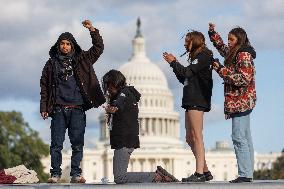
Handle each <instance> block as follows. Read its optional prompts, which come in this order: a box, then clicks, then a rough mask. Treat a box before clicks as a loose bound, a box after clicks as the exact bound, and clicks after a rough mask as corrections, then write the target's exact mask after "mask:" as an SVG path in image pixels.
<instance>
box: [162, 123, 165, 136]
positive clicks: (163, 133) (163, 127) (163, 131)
mask: <svg viewBox="0 0 284 189" xmlns="http://www.w3.org/2000/svg"><path fill="white" fill-rule="evenodd" d="M162 135H166V120H165V119H162Z"/></svg>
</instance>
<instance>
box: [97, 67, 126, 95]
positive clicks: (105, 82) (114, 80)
mask: <svg viewBox="0 0 284 189" xmlns="http://www.w3.org/2000/svg"><path fill="white" fill-rule="evenodd" d="M110 84H111V85H113V86H114V87H115V88H117V89H120V88H123V87H124V86H126V78H125V76H124V75H123V74H122V73H121V72H120V71H118V70H110V71H108V72H107V73H106V74H105V75H104V76H103V78H102V87H103V91H104V93H105V94H106V91H107V88H108V86H109V85H110Z"/></svg>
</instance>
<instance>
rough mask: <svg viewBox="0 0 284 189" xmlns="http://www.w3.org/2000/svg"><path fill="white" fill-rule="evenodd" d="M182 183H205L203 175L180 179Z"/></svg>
mask: <svg viewBox="0 0 284 189" xmlns="http://www.w3.org/2000/svg"><path fill="white" fill-rule="evenodd" d="M181 181H182V182H205V181H206V178H205V176H204V175H202V176H201V177H198V176H196V175H195V174H192V175H191V176H190V177H187V178H182V180H181Z"/></svg>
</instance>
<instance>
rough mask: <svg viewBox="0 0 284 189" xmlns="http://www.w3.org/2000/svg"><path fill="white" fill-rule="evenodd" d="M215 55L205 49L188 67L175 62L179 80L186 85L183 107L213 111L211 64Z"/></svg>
mask: <svg viewBox="0 0 284 189" xmlns="http://www.w3.org/2000/svg"><path fill="white" fill-rule="evenodd" d="M212 60H213V54H212V53H211V51H209V50H207V49H205V50H203V51H202V52H200V53H199V54H198V55H197V56H196V59H195V60H193V61H192V62H191V63H190V64H189V65H188V66H187V67H184V66H183V65H181V64H180V63H178V62H176V61H173V62H171V63H170V66H171V67H172V68H173V72H174V73H175V75H176V77H177V79H178V80H179V81H180V82H181V83H182V84H183V85H184V87H183V97H182V107H183V108H184V109H186V108H187V107H192V106H193V107H194V106H198V107H202V108H205V111H206V112H208V111H210V109H211V96H212V89H213V80H212V69H211V63H212Z"/></svg>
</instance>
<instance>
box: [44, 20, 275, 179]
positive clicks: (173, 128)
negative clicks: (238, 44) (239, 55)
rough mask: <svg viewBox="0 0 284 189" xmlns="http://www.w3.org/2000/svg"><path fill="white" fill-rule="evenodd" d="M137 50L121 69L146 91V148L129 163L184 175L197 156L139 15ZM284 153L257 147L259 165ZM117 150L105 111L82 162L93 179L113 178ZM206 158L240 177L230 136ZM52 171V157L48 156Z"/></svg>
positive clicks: (142, 117) (142, 107) (216, 171)
mask: <svg viewBox="0 0 284 189" xmlns="http://www.w3.org/2000/svg"><path fill="white" fill-rule="evenodd" d="M132 46H133V53H132V56H131V58H130V59H129V61H128V62H126V63H125V64H123V65H122V66H121V67H120V68H119V70H120V71H121V72H122V73H123V74H124V75H125V77H126V81H127V83H128V84H129V85H133V86H135V88H136V89H137V90H138V91H139V92H140V93H141V99H140V102H139V123H140V146H141V147H140V148H139V149H136V150H134V152H133V154H132V155H131V159H130V162H129V166H128V171H132V172H152V171H155V170H156V166H157V165H161V166H162V167H164V168H165V169H166V170H168V171H169V172H170V173H172V174H173V175H175V176H176V177H177V178H178V179H181V178H182V177H187V176H190V175H191V174H193V173H194V172H195V158H194V155H193V154H192V152H191V150H190V149H189V148H187V147H186V146H187V145H185V143H184V141H182V140H181V139H180V121H179V114H178V112H176V111H175V110H174V100H173V94H172V92H171V90H170V89H169V87H168V82H167V79H166V77H165V75H164V73H163V72H162V71H161V69H160V68H159V67H158V66H157V65H156V64H155V63H153V62H151V60H150V59H149V58H148V57H147V56H146V51H145V39H144V37H143V36H142V34H141V31H140V21H139V20H138V21H137V31H136V35H135V37H134V39H133V40H132ZM280 155H281V154H280V153H270V154H257V153H255V165H254V167H255V170H258V169H262V168H271V166H272V163H273V162H274V161H275V160H276V158H277V157H278V156H280ZM112 158H113V150H112V149H110V145H109V130H108V127H107V126H106V123H105V116H104V115H101V116H100V138H99V142H98V143H97V144H96V147H95V148H92V149H84V156H83V160H82V162H81V167H82V170H83V176H84V177H85V178H86V180H87V182H100V181H101V178H103V177H106V178H108V179H109V180H110V181H111V182H112V181H113V174H112ZM70 159H71V151H68V152H66V153H63V158H62V160H63V164H62V167H61V168H62V170H63V175H62V177H66V180H69V172H70V161H71V160H70ZM206 160H207V164H208V167H209V170H210V171H211V172H212V174H213V176H214V180H218V181H226V180H231V179H234V178H236V177H237V162H236V158H235V153H234V151H233V150H232V149H231V148H230V147H229V144H228V143H227V142H216V147H215V148H214V149H211V150H209V151H207V152H206ZM42 162H43V165H44V167H45V172H47V173H49V169H50V157H46V158H44V159H43V160H42Z"/></svg>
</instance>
